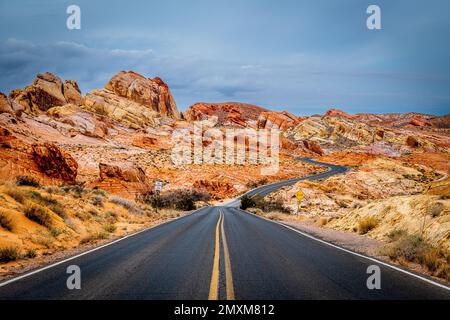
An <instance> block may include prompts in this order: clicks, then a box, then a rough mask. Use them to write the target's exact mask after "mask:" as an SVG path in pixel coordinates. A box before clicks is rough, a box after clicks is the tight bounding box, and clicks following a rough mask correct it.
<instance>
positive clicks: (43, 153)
mask: <svg viewBox="0 0 450 320" xmlns="http://www.w3.org/2000/svg"><path fill="white" fill-rule="evenodd" d="M32 154H33V160H34V162H35V163H36V164H37V166H38V167H39V169H40V170H41V171H42V172H43V173H44V174H45V175H47V176H49V177H52V178H56V179H61V180H63V181H67V182H73V181H75V179H76V177H77V170H78V164H77V162H76V161H75V159H74V158H72V156H71V155H70V154H68V153H66V152H63V151H61V150H60V149H59V148H58V147H57V146H56V145H54V144H50V143H43V144H34V145H33V146H32Z"/></svg>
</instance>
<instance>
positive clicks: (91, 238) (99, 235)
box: [80, 231, 108, 244]
mask: <svg viewBox="0 0 450 320" xmlns="http://www.w3.org/2000/svg"><path fill="white" fill-rule="evenodd" d="M107 238H108V233H107V232H105V231H100V232H96V233H94V234H90V235H88V236H86V237H84V238H82V239H81V241H80V244H86V243H91V242H94V241H96V240H103V239H107Z"/></svg>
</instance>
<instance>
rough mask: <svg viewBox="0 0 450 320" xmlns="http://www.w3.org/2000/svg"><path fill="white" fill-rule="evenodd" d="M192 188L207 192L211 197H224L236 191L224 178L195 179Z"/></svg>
mask: <svg viewBox="0 0 450 320" xmlns="http://www.w3.org/2000/svg"><path fill="white" fill-rule="evenodd" d="M193 186H194V188H196V189H199V190H204V191H206V192H208V193H209V194H210V195H211V197H212V198H213V199H215V200H216V199H224V198H228V197H230V196H231V195H234V194H235V193H236V189H235V188H234V187H233V185H232V184H231V183H230V182H228V181H226V180H223V179H221V180H197V181H195V182H194V185H193Z"/></svg>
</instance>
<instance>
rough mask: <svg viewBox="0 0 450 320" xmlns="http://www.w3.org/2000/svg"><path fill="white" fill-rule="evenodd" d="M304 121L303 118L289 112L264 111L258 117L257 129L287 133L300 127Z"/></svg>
mask: <svg viewBox="0 0 450 320" xmlns="http://www.w3.org/2000/svg"><path fill="white" fill-rule="evenodd" d="M302 120H303V119H302V118H300V117H297V116H295V115H293V114H292V113H290V112H287V111H282V112H275V111H264V112H262V113H261V114H260V115H259V117H258V122H257V127H258V128H260V129H279V130H281V131H286V130H289V129H291V128H293V127H295V126H296V125H298V124H299V123H300V122H301V121H302Z"/></svg>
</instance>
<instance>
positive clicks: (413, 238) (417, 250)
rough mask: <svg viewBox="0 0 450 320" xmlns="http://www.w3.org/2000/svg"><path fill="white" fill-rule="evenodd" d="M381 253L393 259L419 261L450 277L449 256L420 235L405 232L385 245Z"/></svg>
mask: <svg viewBox="0 0 450 320" xmlns="http://www.w3.org/2000/svg"><path fill="white" fill-rule="evenodd" d="M380 253H381V254H383V255H386V256H388V257H389V258H391V259H393V260H402V259H403V260H406V261H410V262H415V263H419V264H420V265H422V266H424V267H426V268H427V269H428V270H429V271H430V272H432V273H433V274H434V275H435V276H437V277H441V278H444V279H446V280H448V279H450V267H449V263H448V256H446V255H445V253H444V252H443V251H442V250H440V249H439V248H436V247H433V246H432V245H430V244H429V243H427V242H426V241H425V240H424V239H423V238H422V237H420V236H417V235H410V234H407V233H405V234H403V235H402V236H401V237H400V238H399V239H398V240H396V241H395V242H393V243H390V244H388V245H386V246H385V247H383V248H382V249H381V252H380Z"/></svg>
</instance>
